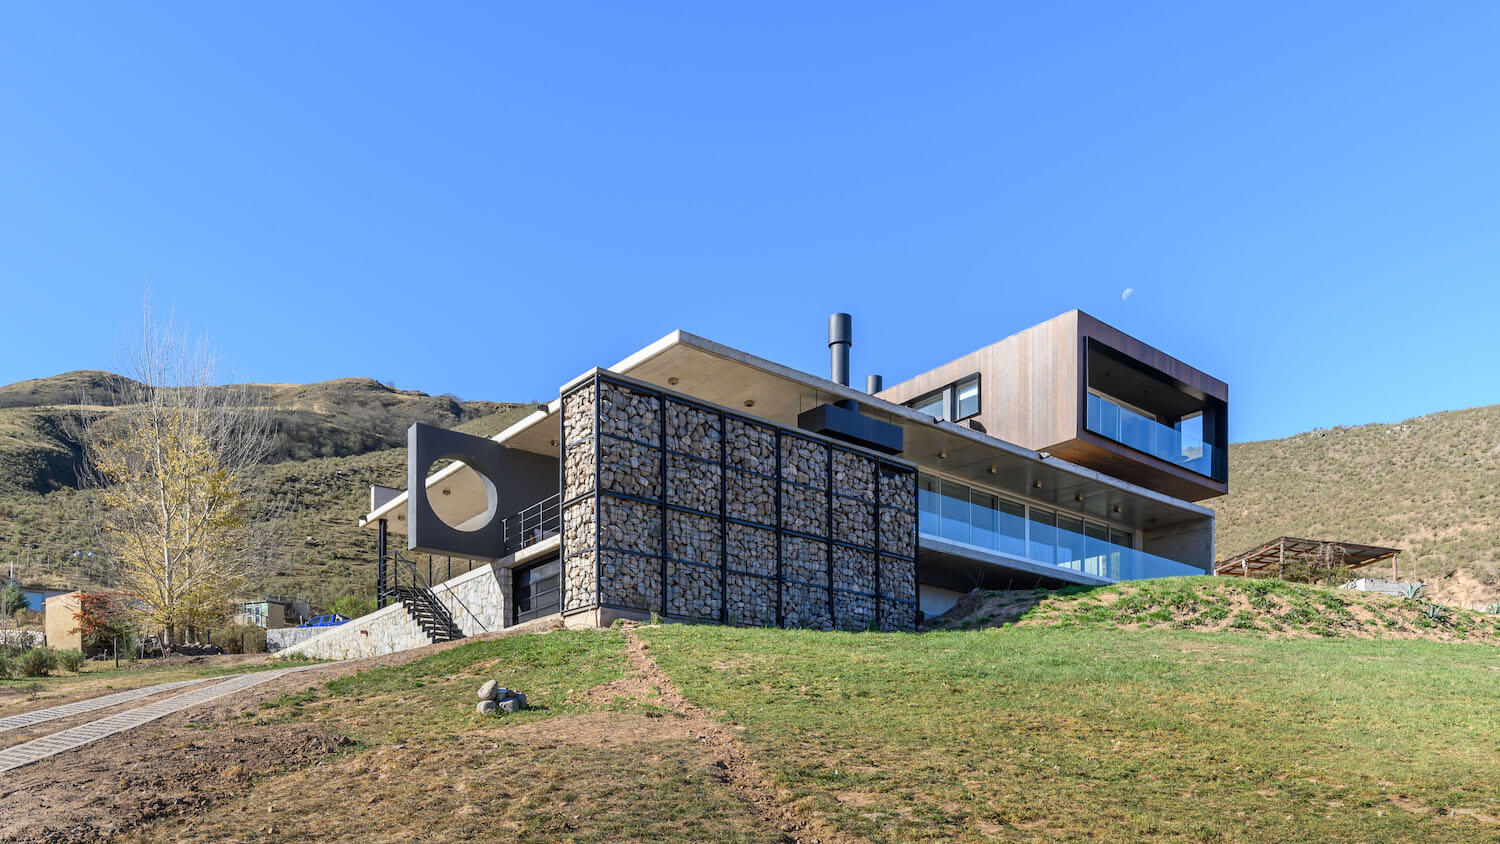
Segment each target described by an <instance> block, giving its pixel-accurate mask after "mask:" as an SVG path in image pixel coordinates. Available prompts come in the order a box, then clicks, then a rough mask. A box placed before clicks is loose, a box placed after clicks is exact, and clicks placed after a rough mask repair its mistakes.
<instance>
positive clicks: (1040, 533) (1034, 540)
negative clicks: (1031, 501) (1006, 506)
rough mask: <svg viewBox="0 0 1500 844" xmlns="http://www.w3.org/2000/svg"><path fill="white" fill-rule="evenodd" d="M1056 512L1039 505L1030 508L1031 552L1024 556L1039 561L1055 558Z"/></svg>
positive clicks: (1051, 560)
mask: <svg viewBox="0 0 1500 844" xmlns="http://www.w3.org/2000/svg"><path fill="white" fill-rule="evenodd" d="M1056 541H1057V514H1056V513H1054V512H1052V511H1051V510H1043V509H1041V508H1039V507H1032V508H1031V553H1030V554H1027V555H1026V556H1028V557H1030V558H1031V559H1033V560H1036V561H1037V562H1039V563H1051V562H1054V561H1055V560H1056V559H1057V548H1056V547H1055V543H1056Z"/></svg>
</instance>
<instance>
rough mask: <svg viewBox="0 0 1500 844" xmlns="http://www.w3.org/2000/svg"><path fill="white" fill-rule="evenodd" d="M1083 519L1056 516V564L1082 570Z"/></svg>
mask: <svg viewBox="0 0 1500 844" xmlns="http://www.w3.org/2000/svg"><path fill="white" fill-rule="evenodd" d="M1083 550H1084V549H1083V519H1079V518H1076V517H1073V516H1064V515H1062V514H1058V516H1057V565H1060V566H1062V567H1064V568H1070V569H1077V570H1079V571H1082V570H1083Z"/></svg>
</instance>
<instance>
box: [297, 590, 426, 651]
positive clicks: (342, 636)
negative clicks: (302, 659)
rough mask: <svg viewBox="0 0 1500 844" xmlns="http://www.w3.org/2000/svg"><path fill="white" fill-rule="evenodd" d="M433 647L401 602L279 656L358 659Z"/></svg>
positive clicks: (332, 630) (330, 630)
mask: <svg viewBox="0 0 1500 844" xmlns="http://www.w3.org/2000/svg"><path fill="white" fill-rule="evenodd" d="M430 644H432V640H431V639H429V638H428V637H427V633H426V632H425V631H424V630H422V628H421V626H419V625H418V624H417V623H416V622H415V621H413V620H412V617H411V614H410V613H408V612H407V611H406V607H405V606H403V605H402V604H401V603H400V602H399V601H398V602H397V603H395V604H392V605H390V606H388V607H385V608H383V609H379V610H376V611H375V612H373V613H370V614H369V615H367V616H363V617H361V618H356V619H354V620H353V621H348V622H345V623H343V624H340V625H339V626H338V627H334V628H330V629H329V630H328V631H327V632H325V633H323V634H321V635H318V636H314V637H312V638H311V639H308V640H307V641H305V642H302V643H301V644H297V645H292V646H291V647H288V648H285V649H283V650H281V651H280V652H278V653H277V656H278V657H280V656H286V655H287V654H298V653H300V654H306V655H307V656H310V657H312V658H314V659H359V658H361V657H367V656H382V655H384V654H391V653H396V652H397V651H405V650H410V649H412V648H420V647H422V646H423V645H430Z"/></svg>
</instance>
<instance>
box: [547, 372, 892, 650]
mask: <svg viewBox="0 0 1500 844" xmlns="http://www.w3.org/2000/svg"><path fill="white" fill-rule="evenodd" d="M596 399H597V407H598V410H599V414H600V415H599V419H598V422H597V427H598V431H597V432H595V431H594V423H593V421H592V420H590V421H588V422H584V421H582V416H584V415H587V413H588V409H589V408H588V407H587V403H588V402H594V401H595V400H596ZM563 425H564V439H565V443H566V448H567V449H568V454H569V455H570V457H569V460H568V461H567V463H566V466H565V469H564V471H565V474H566V475H567V477H566V478H565V488H566V490H568V492H569V493H570V494H571V495H573V496H575V497H577V496H587V497H584V498H579V499H578V500H577V501H575V502H574V503H572V504H571V505H569V506H567V507H565V508H564V516H563V534H564V537H563V545H564V560H565V565H564V572H565V575H564V580H565V590H566V592H565V596H564V609H565V611H566V610H572V609H581V608H585V607H590V606H596V605H602V606H606V607H613V608H621V609H633V610H638V611H643V612H653V611H654V612H660V613H662V614H663V615H665V616H667V617H669V618H682V619H690V620H700V621H715V622H717V621H725V622H727V623H730V624H740V625H754V626H765V625H775V624H778V623H781V624H784V625H786V626H789V627H811V628H815V629H834V628H839V629H847V630H865V629H870V628H871V627H874V626H877V613H878V614H879V616H880V618H879V622H878V626H879V627H881V628H883V629H890V630H910V629H912V628H913V626H914V622H915V613H916V604H915V598H916V592H915V583H916V579H915V578H916V568H915V563H914V561H913V560H911V559H903V558H910V557H913V556H915V552H916V546H915V526H916V521H915V518H916V517H915V513H914V511H915V509H916V507H915V504H916V475H915V473H914V472H913V471H911V470H910V469H909V468H907V467H898V466H895V465H894V464H887V463H883V462H879V461H877V460H875V459H874V458H873V457H871V456H869V455H867V454H864V453H860V452H856V451H854V450H852V449H848V448H844V447H841V446H837V445H833V444H830V443H829V442H827V441H824V440H821V439H819V438H816V437H812V436H808V435H806V434H805V432H798V431H796V430H794V429H786V428H782V429H779V430H778V428H777V427H776V426H774V425H772V424H770V423H757V422H756V421H754V420H750V419H746V418H742V417H738V416H735V415H731V414H721V413H719V412H718V411H715V410H710V409H705V408H702V407H698V406H695V405H693V404H691V403H688V402H682V401H678V400H676V399H675V398H673V397H672V396H670V395H668V394H657V393H656V391H654V390H650V389H646V388H636V387H633V386H629V385H625V384H619V383H614V382H612V381H609V380H607V379H603V378H601V379H600V381H599V382H598V388H597V390H596V389H595V387H594V385H593V384H589V385H586V386H585V387H583V388H581V389H578V390H577V391H576V392H574V393H571V394H570V395H569V396H568V397H566V398H565V400H564V423H563ZM595 437H597V443H595V440H594V438H595ZM575 439H576V440H577V441H575ZM778 440H779V447H778ZM585 445H586V447H585ZM596 449H597V454H598V461H597V466H595V465H594V454H595V450H596ZM590 470H596V471H597V477H596V478H594V479H586V478H573V477H572V474H573V473H575V472H587V471H590ZM596 496H597V499H598V500H597V504H596V502H595V498H596ZM778 503H779V509H778ZM596 506H597V508H598V510H597V512H598V547H597V548H596V547H595V540H594V535H595V534H594V531H595V524H594V522H595V519H594V514H595V507H596ZM877 533H878V535H879V539H878V544H879V547H877ZM830 534H831V535H830ZM596 557H597V560H598V566H599V569H598V570H599V582H598V584H595V583H594V580H593V578H594V568H593V566H594V564H595V559H596ZM882 577H889V578H890V580H889V581H888V582H887V581H885V580H879V579H878V578H882ZM877 582H878V583H879V587H878V590H877ZM596 587H597V589H596ZM663 590H665V592H664V591H663Z"/></svg>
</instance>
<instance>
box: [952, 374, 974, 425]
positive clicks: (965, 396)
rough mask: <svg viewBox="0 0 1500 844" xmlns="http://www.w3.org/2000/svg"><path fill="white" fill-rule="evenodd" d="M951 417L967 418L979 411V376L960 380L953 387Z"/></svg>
mask: <svg viewBox="0 0 1500 844" xmlns="http://www.w3.org/2000/svg"><path fill="white" fill-rule="evenodd" d="M953 408H954V411H953V418H954V419H967V418H969V417H970V416H973V415H974V414H976V413H978V412H979V377H978V376H975V377H973V378H970V379H969V380H967V381H960V382H959V383H958V386H956V387H954V388H953Z"/></svg>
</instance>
